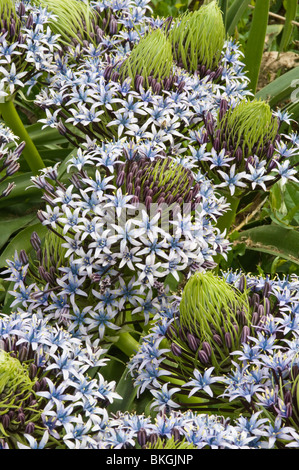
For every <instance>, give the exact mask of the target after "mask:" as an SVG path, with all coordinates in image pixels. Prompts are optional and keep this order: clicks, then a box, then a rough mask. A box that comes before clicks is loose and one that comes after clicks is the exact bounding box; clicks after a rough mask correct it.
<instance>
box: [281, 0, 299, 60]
mask: <svg viewBox="0 0 299 470" xmlns="http://www.w3.org/2000/svg"><path fill="white" fill-rule="evenodd" d="M297 4H298V2H297V0H286V2H285V5H286V16H285V24H284V28H283V33H282V38H281V42H280V48H279V49H280V51H285V50H286V49H287V47H288V45H289V43H290V40H291V36H292V31H293V24H292V21H294V20H295V18H296V14H297Z"/></svg>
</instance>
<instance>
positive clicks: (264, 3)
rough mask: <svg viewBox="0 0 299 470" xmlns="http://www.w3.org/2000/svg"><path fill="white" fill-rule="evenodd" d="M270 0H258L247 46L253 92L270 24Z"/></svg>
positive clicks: (247, 65)
mask: <svg viewBox="0 0 299 470" xmlns="http://www.w3.org/2000/svg"><path fill="white" fill-rule="evenodd" d="M269 8H270V0H256V4H255V9H254V12H253V18H252V24H251V27H250V31H249V37H248V40H247V43H246V47H245V58H244V62H245V66H246V69H247V76H248V78H249V79H250V87H251V90H252V92H253V93H255V91H256V87H257V82H258V78H259V73H260V67H261V61H262V56H263V52H264V44H265V37H266V33H267V26H268V16H269Z"/></svg>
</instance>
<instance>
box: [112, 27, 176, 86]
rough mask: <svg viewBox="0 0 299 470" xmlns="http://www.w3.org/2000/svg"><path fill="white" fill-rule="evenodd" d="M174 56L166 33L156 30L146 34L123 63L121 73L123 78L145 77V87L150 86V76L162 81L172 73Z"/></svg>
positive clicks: (133, 80) (159, 81)
mask: <svg viewBox="0 0 299 470" xmlns="http://www.w3.org/2000/svg"><path fill="white" fill-rule="evenodd" d="M172 68H173V57H172V50H171V43H170V42H169V40H168V39H167V37H166V35H165V33H164V32H163V31H162V30H160V29H157V30H154V31H151V32H150V33H148V34H147V35H146V36H144V37H143V38H142V39H141V40H140V42H139V43H138V44H137V45H136V46H135V47H134V48H133V50H132V52H131V54H130V56H129V57H128V59H127V60H126V61H125V62H124V63H123V65H122V67H121V70H120V74H121V77H122V78H123V79H125V78H131V79H132V82H133V83H134V82H135V79H136V77H137V76H140V77H143V87H145V88H148V87H149V86H150V85H151V83H150V80H149V79H150V78H153V79H155V80H156V81H157V82H158V83H161V82H162V81H163V80H164V79H167V78H169V77H170V76H171V74H172Z"/></svg>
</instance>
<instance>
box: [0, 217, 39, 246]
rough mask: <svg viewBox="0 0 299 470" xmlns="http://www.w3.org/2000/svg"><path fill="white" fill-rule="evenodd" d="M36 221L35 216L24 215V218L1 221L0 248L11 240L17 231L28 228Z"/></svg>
mask: <svg viewBox="0 0 299 470" xmlns="http://www.w3.org/2000/svg"><path fill="white" fill-rule="evenodd" d="M34 219H35V215H32V214H31V215H24V216H23V217H16V218H9V219H7V220H3V219H1V231H0V248H2V247H3V246H4V245H5V243H6V242H7V241H8V240H9V238H10V236H11V235H13V234H14V233H15V232H17V230H20V229H21V228H24V227H26V225H28V224H30V222H32V221H33V220H34Z"/></svg>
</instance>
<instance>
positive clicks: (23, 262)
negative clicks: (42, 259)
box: [19, 250, 29, 266]
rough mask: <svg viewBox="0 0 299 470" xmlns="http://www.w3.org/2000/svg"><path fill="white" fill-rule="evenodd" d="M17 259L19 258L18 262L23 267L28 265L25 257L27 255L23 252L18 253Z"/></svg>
mask: <svg viewBox="0 0 299 470" xmlns="http://www.w3.org/2000/svg"><path fill="white" fill-rule="evenodd" d="M19 257H20V261H21V263H22V264H23V266H25V265H26V264H28V262H29V260H28V256H27V253H26V251H25V250H21V251H20V254H19Z"/></svg>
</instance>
